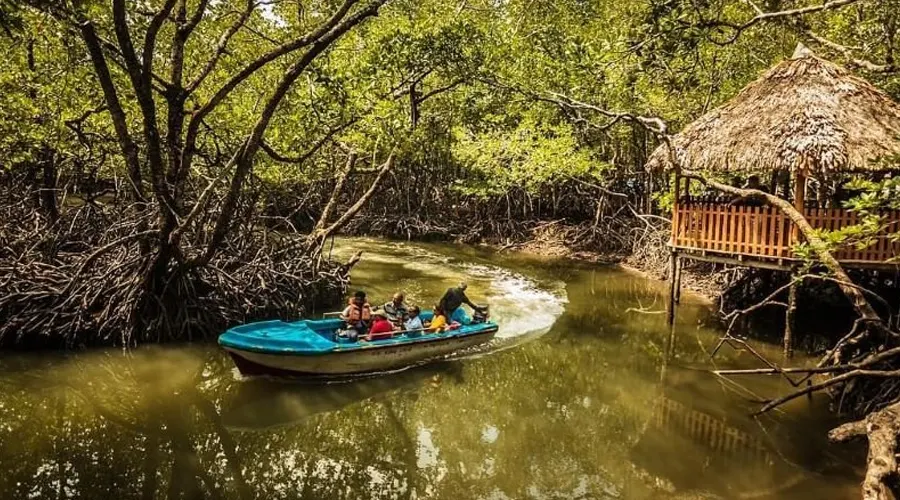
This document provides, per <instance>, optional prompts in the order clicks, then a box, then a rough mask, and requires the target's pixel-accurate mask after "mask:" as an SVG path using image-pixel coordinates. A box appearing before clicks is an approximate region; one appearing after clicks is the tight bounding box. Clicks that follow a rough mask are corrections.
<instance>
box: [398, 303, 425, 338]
mask: <svg viewBox="0 0 900 500" xmlns="http://www.w3.org/2000/svg"><path fill="white" fill-rule="evenodd" d="M420 312H421V311H420V310H419V306H412V307H410V308H409V319H407V320H406V321H405V322H404V323H403V329H404V330H406V332H407V333H406V335H407V336H409V337H417V336H419V335H421V334H422V330H424V329H425V326H426V325H425V324H424V323H422V318H421V317H420V316H419V313H420Z"/></svg>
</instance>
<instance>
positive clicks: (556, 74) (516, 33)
mask: <svg viewBox="0 0 900 500" xmlns="http://www.w3.org/2000/svg"><path fill="white" fill-rule="evenodd" d="M898 1H900V0H891V1H889V2H876V3H873V4H872V5H869V4H863V3H860V4H859V5H858V7H856V8H853V9H837V10H834V11H833V12H826V13H819V14H816V15H810V16H805V17H804V18H803V20H804V22H806V23H808V24H809V25H810V27H811V28H813V29H815V30H816V31H817V32H818V33H821V34H822V35H823V36H828V37H830V38H831V39H832V40H834V41H835V42H838V43H842V44H845V45H847V46H852V47H855V46H862V47H864V48H865V49H866V54H865V55H867V56H869V57H871V58H873V59H876V60H879V58H881V59H883V58H885V57H887V56H888V55H889V51H888V49H887V44H886V43H883V42H882V41H879V40H881V39H882V38H883V37H882V36H881V35H879V34H878V33H882V32H883V31H884V29H885V28H887V27H889V26H890V25H893V24H892V23H896V21H895V20H894V17H896V16H894V15H893V14H894V13H896V8H897V6H898V3H897V2H898ZM162 4H163V2H162V1H161V0H152V1H147V2H143V3H142V4H141V10H140V12H134V13H133V14H134V15H130V16H129V18H128V19H129V20H128V22H129V24H130V28H131V29H132V31H133V32H134V33H136V34H137V36H136V42H135V43H136V44H137V46H138V47H137V49H138V50H140V45H141V43H142V38H141V36H140V35H141V34H142V33H143V32H144V31H145V30H146V27H147V25H148V24H149V18H150V16H148V15H146V14H147V13H148V12H151V11H154V10H157V9H159V8H160V6H161V5H162ZM340 4H341V2H339V1H337V0H314V1H312V2H307V1H303V2H300V1H295V0H285V1H279V2H266V3H264V4H261V5H257V8H256V9H255V10H254V12H253V14H252V15H251V16H250V17H249V19H248V21H247V25H246V27H245V28H243V29H241V30H239V31H238V32H237V33H236V34H235V35H234V37H233V39H232V40H231V41H230V43H229V45H228V48H227V51H226V53H225V54H224V55H223V57H222V58H221V59H220V60H219V62H218V64H217V65H216V67H215V69H214V70H213V71H212V73H211V74H210V75H209V77H208V78H207V79H206V80H205V81H204V83H203V84H202V85H201V86H200V87H199V88H198V89H197V90H196V92H195V94H194V95H193V96H192V97H191V98H190V99H189V100H188V101H187V102H186V103H185V108H186V110H188V111H191V110H193V109H196V108H197V107H198V106H201V105H202V104H203V103H204V102H206V101H207V100H208V99H209V98H210V97H211V96H212V95H213V93H214V92H215V91H216V89H218V88H220V87H221V85H222V84H223V83H224V82H226V81H227V80H228V79H229V78H231V77H232V76H234V75H235V74H236V73H237V72H239V71H240V70H241V69H242V68H243V67H244V66H245V65H246V64H247V63H248V62H249V61H251V60H253V59H254V58H255V57H258V56H259V55H260V54H261V53H263V52H265V51H268V50H270V49H272V48H273V47H275V46H276V45H278V44H280V43H283V42H285V41H287V40H290V39H292V38H293V37H296V36H297V35H298V34H301V33H307V32H309V31H310V30H311V29H313V27H314V26H317V25H318V24H320V23H321V22H322V21H323V20H324V19H326V18H327V16H328V15H330V13H332V12H334V10H335V9H337V7H338V5H340ZM776 4H777V5H779V6H780V7H781V8H789V7H795V6H797V5H800V4H802V2H799V1H788V2H763V3H762V4H761V5H762V6H763V7H766V8H769V7H772V8H774V6H775V5H776ZM55 5H56V3H54V2H45V1H42V0H32V1H29V2H25V3H20V2H3V1H2V0H0V6H2V7H0V48H2V49H3V51H4V56H5V61H4V62H5V64H4V65H3V66H2V67H0V168H3V169H10V168H13V167H14V166H15V165H18V164H21V163H23V162H29V161H32V160H33V159H34V156H35V154H36V152H37V151H40V150H42V148H45V147H50V148H52V149H53V150H55V151H56V152H57V153H58V155H59V157H60V158H62V159H63V162H62V164H61V168H62V171H61V175H62V176H63V177H66V176H67V175H70V174H71V173H72V172H73V171H74V170H75V169H76V166H78V165H88V166H89V167H90V168H91V169H96V170H98V171H100V172H101V174H102V176H104V177H108V178H111V177H118V178H121V176H122V175H123V169H124V161H123V158H122V155H121V153H120V152H118V151H117V148H116V140H115V134H114V133H113V128H112V124H111V120H110V117H109V115H108V113H106V112H104V111H100V112H97V113H93V114H91V113H88V112H90V111H92V110H96V109H97V108H98V106H99V105H101V104H102V103H103V99H102V94H101V92H100V88H99V85H98V83H97V79H96V75H94V73H93V69H92V68H91V65H90V64H89V59H88V58H87V54H86V49H85V45H84V43H83V41H82V40H81V39H80V37H79V35H78V32H77V29H73V27H74V24H73V23H72V22H71V21H65V20H62V19H61V18H60V16H59V15H58V12H57V11H54V10H53V6H55ZM128 5H129V8H134V6H132V5H131V4H128ZM187 5H188V10H189V11H193V10H194V9H195V8H196V7H197V6H198V5H199V3H198V2H195V1H189V2H187ZM244 5H245V2H244V1H243V0H222V1H215V2H209V6H208V12H207V13H206V15H205V16H204V17H203V21H202V22H201V23H200V24H199V25H198V26H197V28H196V30H195V33H194V34H193V35H192V38H191V39H190V41H189V43H188V44H187V46H186V48H185V59H186V64H185V68H186V74H185V80H186V81H190V80H192V79H193V78H195V77H196V76H197V75H198V73H199V72H200V71H201V69H202V68H203V67H204V66H205V65H206V63H207V62H208V61H209V60H210V57H211V55H212V52H213V50H214V47H216V45H217V44H218V43H219V41H220V40H221V38H222V37H223V35H224V34H225V33H226V32H227V30H228V29H229V27H230V26H231V25H232V23H233V22H234V21H235V19H236V16H237V13H238V12H240V11H241V9H242V8H243V6H244ZM71 8H72V9H73V10H72V12H78V14H79V15H80V16H84V17H85V18H86V19H90V20H91V21H93V22H94V23H95V24H96V25H97V26H98V30H99V33H100V34H101V35H102V36H103V37H106V38H108V39H114V38H115V34H114V32H113V29H112V20H111V18H112V14H111V8H110V5H109V4H108V3H107V2H98V1H89V2H85V1H80V2H74V3H71ZM67 12H68V11H67ZM753 15H754V12H753V9H752V8H751V6H749V5H748V4H747V3H746V2H743V1H739V0H712V1H705V2H693V1H687V0H639V1H635V2H611V1H601V2H584V1H582V0H560V1H556V2H533V1H529V0H509V1H504V2H494V1H489V0H469V1H464V2H441V1H437V0H426V1H412V0H392V1H390V2H388V4H387V5H386V6H385V7H384V8H383V9H382V10H381V11H380V13H379V15H378V17H377V18H376V19H373V20H372V21H371V22H367V23H366V24H364V25H362V26H360V27H359V28H358V29H355V30H354V31H352V32H350V33H348V34H347V35H346V36H344V37H343V38H342V39H341V40H340V41H339V42H337V43H336V44H335V45H334V46H333V47H332V48H331V49H330V50H329V51H327V52H326V53H325V54H323V55H322V56H321V57H319V58H317V59H316V60H315V62H314V63H313V64H312V66H311V67H310V68H309V70H308V71H306V73H305V74H304V76H303V77H302V78H301V79H300V80H299V81H298V82H297V83H296V84H295V85H294V86H293V87H292V88H291V90H290V92H289V94H288V96H287V98H286V99H285V100H284V101H283V103H282V104H281V106H280V107H279V109H278V112H277V113H276V115H275V117H274V119H273V121H272V124H271V126H270V127H269V129H268V130H267V132H266V135H265V141H266V143H267V144H268V145H269V146H271V148H272V149H273V150H274V151H276V152H278V153H280V154H282V155H283V156H289V157H300V156H303V155H305V154H306V153H308V152H310V151H314V153H313V154H310V156H309V159H308V160H307V161H305V162H303V163H291V162H281V161H277V160H275V159H273V158H270V157H269V156H268V155H266V154H264V153H260V154H259V155H258V157H257V158H256V162H255V167H254V174H255V176H256V177H257V178H258V179H260V180H263V181H265V182H268V183H275V184H278V183H285V184H291V183H307V184H308V183H316V182H319V181H322V180H323V179H331V178H333V177H334V175H335V173H336V171H337V170H338V169H339V168H340V167H341V166H342V165H343V164H344V162H343V160H342V158H343V156H344V155H345V154H346V153H345V147H351V148H355V149H357V150H359V151H368V152H371V151H372V150H377V151H378V154H379V155H380V157H382V158H383V157H385V156H386V154H387V149H388V148H390V147H392V146H393V145H396V144H401V143H402V145H401V147H400V148H399V150H398V151H399V157H400V159H401V161H399V162H398V165H399V167H398V168H400V169H402V171H401V172H400V174H399V175H400V176H413V177H415V178H416V179H417V181H418V182H419V183H424V184H432V185H441V186H453V188H454V190H455V191H456V192H458V193H461V194H462V195H466V196H468V195H472V196H476V197H478V198H482V199H483V198H492V197H502V196H504V195H506V194H508V193H509V192H510V191H515V190H524V191H525V192H527V193H529V194H536V193H540V192H542V190H543V191H547V189H546V188H549V187H552V186H553V185H554V184H556V183H559V182H560V181H562V180H564V179H567V178H571V177H582V178H584V179H585V180H589V181H590V182H593V183H597V184H601V185H611V184H613V183H615V182H619V185H628V186H636V185H639V184H640V182H639V181H637V180H636V179H640V178H642V177H641V176H643V175H644V173H643V170H642V163H643V161H644V160H645V159H646V156H647V154H648V153H649V152H650V151H651V150H652V149H653V148H654V147H655V146H656V142H655V140H654V139H653V138H652V137H651V136H650V134H648V133H646V132H645V131H643V130H641V128H640V127H639V126H630V125H624V126H616V127H612V128H609V129H600V128H598V127H597V125H598V124H601V123H602V122H604V121H605V118H603V117H602V116H597V115H590V114H589V113H584V114H581V113H573V112H572V111H571V110H564V109H560V108H559V107H558V106H556V105H554V104H552V103H549V102H544V101H540V100H537V99H535V98H534V95H535V94H545V93H547V92H559V93H561V94H565V95H568V96H570V97H572V98H575V99H578V100H581V101H584V102H590V103H595V104H597V105H598V106H601V107H603V108H607V109H611V110H623V111H629V112H634V113H640V114H648V115H657V116H661V117H662V118H664V119H665V120H666V121H667V122H669V123H670V125H671V126H672V128H673V129H675V130H677V129H678V128H679V127H680V126H683V125H684V124H686V123H688V122H690V121H691V120H693V119H695V118H696V117H698V116H699V115H701V114H702V113H704V112H705V111H708V110H709V109H711V108H712V107H714V106H716V105H718V104H720V103H722V102H724V101H725V100H727V99H728V98H730V97H732V96H733V95H734V94H735V93H736V92H737V91H738V90H739V89H740V88H741V87H742V86H744V85H745V84H746V83H747V82H749V81H751V80H752V79H754V78H755V77H757V76H758V74H759V72H760V71H762V70H764V69H765V68H767V67H769V66H771V65H772V64H773V63H775V62H777V61H779V60H782V59H784V58H785V57H786V56H788V55H790V53H791V51H792V50H793V48H794V46H795V45H796V42H797V37H796V35H795V32H794V31H792V30H791V28H790V27H789V26H787V25H785V24H778V23H760V24H759V25H757V26H755V27H754V28H753V29H750V30H747V31H746V32H744V33H742V34H741V36H740V37H738V38H736V39H735V40H734V41H733V42H732V41H731V40H730V37H731V36H732V35H734V32H733V30H732V29H731V28H728V27H727V25H729V24H730V25H739V24H741V23H742V22H743V21H745V20H746V19H748V18H749V17H752V16H753ZM173 36H174V29H173V26H172V24H171V23H170V22H167V23H165V25H164V27H163V30H162V31H161V32H160V35H159V37H158V46H157V50H156V54H155V58H154V61H155V64H156V71H157V73H158V74H159V75H160V77H161V78H162V79H168V78H170V75H169V71H170V69H171V68H170V67H169V66H170V62H169V58H170V53H171V48H172V39H173ZM725 42H728V43H725ZM29 47H30V49H29ZM29 50H31V53H32V54H33V58H29ZM825 55H826V56H838V55H837V54H829V53H827V51H825ZM835 58H836V59H837V60H838V61H841V58H840V57H835ZM110 60H111V61H116V60H118V57H117V56H115V57H111V58H110ZM291 62H293V60H292V59H291V58H290V57H287V58H284V59H279V60H277V61H275V62H273V63H271V64H270V65H268V66H266V67H265V68H264V69H263V70H261V71H259V72H258V73H256V74H254V75H253V76H252V77H251V78H249V79H248V80H247V81H246V82H244V83H242V84H241V86H240V87H239V88H237V89H236V90H235V92H234V93H233V94H231V95H230V96H229V97H228V99H227V102H226V104H225V105H223V106H221V107H219V108H218V109H217V110H216V111H215V112H213V113H212V114H211V115H209V116H208V117H207V118H206V119H205V121H204V127H203V129H202V131H201V133H200V137H199V140H198V148H199V149H200V150H201V151H200V154H199V155H198V157H199V159H198V162H197V163H198V164H197V165H195V168H194V172H192V174H193V175H194V177H197V178H198V179H205V178H208V177H209V176H211V175H219V174H220V173H221V172H220V169H221V167H222V166H223V165H225V164H226V163H227V159H228V158H229V157H230V156H231V155H232V154H233V153H234V151H235V150H237V148H238V147H239V146H240V144H241V141H242V139H243V137H245V136H246V134H247V132H248V130H250V129H251V128H252V126H253V124H254V122H255V121H256V119H257V118H258V116H259V113H260V107H261V106H262V103H263V102H264V99H265V96H267V95H269V94H270V93H271V91H272V88H273V86H274V85H275V84H276V83H277V81H278V80H279V78H280V77H281V75H282V74H283V72H284V70H285V69H286V67H287V66H288V65H289V64H290V63H291ZM111 72H112V77H113V79H114V81H115V82H116V83H117V85H118V86H119V88H121V89H127V88H128V77H127V75H126V73H125V72H124V70H123V69H122V68H121V67H120V66H119V65H117V64H115V63H114V62H113V63H111ZM864 76H866V77H869V78H871V79H872V80H873V81H874V82H875V83H876V84H878V85H881V86H882V87H883V88H885V89H887V90H888V91H892V92H894V93H895V95H898V89H900V83H898V77H897V75H896V74H890V73H889V74H884V75H880V74H873V75H864ZM411 86H413V87H414V89H413V90H414V91H415V93H414V94H413V95H414V96H415V97H416V98H418V99H420V101H418V102H417V106H415V108H416V111H417V113H418V117H419V119H418V122H417V124H416V127H415V128H414V127H413V124H412V120H411V114H412V108H413V106H411V104H410V94H411V93H410V87H411ZM126 94H127V93H126ZM131 97H133V96H129V95H125V99H123V102H124V105H125V107H126V110H125V111H126V114H127V118H128V120H129V127H130V128H131V130H132V131H133V133H135V134H137V135H139V131H140V130H141V125H142V124H141V120H140V114H139V113H138V112H137V110H136V109H135V104H134V100H133V99H132V98H131ZM156 99H157V103H158V108H159V110H158V116H159V120H160V122H161V125H163V122H164V120H165V119H166V115H167V113H166V109H165V107H164V106H163V105H162V104H161V103H162V102H163V101H164V99H163V96H162V95H161V94H160V93H159V92H157V94H156ZM85 114H87V115H88V116H87V117H86V118H84V120H83V121H81V122H79V125H78V126H77V127H73V126H71V123H72V121H73V120H76V119H79V118H81V117H84V116H85ZM345 124H349V125H346V126H344V127H342V125H345ZM162 128H163V129H164V127H162ZM338 128H340V130H339V131H338V132H334V131H335V130H336V129H338ZM319 143H322V146H321V147H318V145H319ZM79 168H80V167H79ZM626 178H627V180H623V179H626ZM195 185H196V186H202V185H205V180H201V181H200V182H198V183H196V184H195ZM656 185H660V184H659V183H657V184H656ZM895 188H896V184H894V186H893V187H891V186H887V185H886V186H883V187H882V188H880V189H882V190H883V189H888V191H890V190H891V189H895ZM635 189H637V188H635ZM857 189H863V191H865V192H864V193H863V194H862V195H861V196H860V197H859V198H858V199H857V200H855V201H854V205H853V206H851V208H853V209H854V210H857V211H859V212H865V211H867V210H872V209H874V207H876V206H891V207H894V208H896V207H897V204H900V201H896V200H898V199H900V197H894V201H890V196H887V195H885V194H878V192H879V191H878V189H868V188H864V187H857ZM649 194H653V196H654V197H655V200H656V204H657V206H658V207H660V208H661V209H664V210H665V209H667V208H668V207H670V206H671V200H672V195H671V193H665V192H659V193H655V194H654V193H649ZM876 225H877V222H873V223H871V224H869V225H868V226H867V227H869V228H871V227H874V226H876ZM834 238H838V237H837V236H834ZM843 238H844V240H845V241H853V244H860V243H858V242H862V241H865V238H864V237H862V235H860V234H847V235H845V236H844V237H843Z"/></svg>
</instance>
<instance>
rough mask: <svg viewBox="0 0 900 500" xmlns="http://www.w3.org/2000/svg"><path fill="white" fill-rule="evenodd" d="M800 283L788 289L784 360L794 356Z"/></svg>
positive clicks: (785, 314)
mask: <svg viewBox="0 0 900 500" xmlns="http://www.w3.org/2000/svg"><path fill="white" fill-rule="evenodd" d="M792 279H793V277H792ZM798 286H799V284H798V283H794V284H792V285H791V287H790V289H789V291H788V306H787V310H786V311H785V313H784V360H785V361H789V360H790V359H791V358H793V357H794V340H793V338H794V314H795V313H796V312H797V287H798Z"/></svg>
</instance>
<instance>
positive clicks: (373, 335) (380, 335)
mask: <svg viewBox="0 0 900 500" xmlns="http://www.w3.org/2000/svg"><path fill="white" fill-rule="evenodd" d="M372 317H373V318H374V320H373V321H372V328H370V329H369V336H368V340H383V339H389V338H391V337H393V336H394V324H393V323H392V322H391V320H389V319H388V317H387V314H385V313H383V312H381V311H379V312H377V313H375V314H373V315H372Z"/></svg>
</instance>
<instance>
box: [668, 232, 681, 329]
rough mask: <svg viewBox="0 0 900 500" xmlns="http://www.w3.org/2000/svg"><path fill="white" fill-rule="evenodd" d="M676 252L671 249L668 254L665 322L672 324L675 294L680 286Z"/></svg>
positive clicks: (675, 304) (673, 321) (673, 320)
mask: <svg viewBox="0 0 900 500" xmlns="http://www.w3.org/2000/svg"><path fill="white" fill-rule="evenodd" d="M678 261H679V259H678V252H677V251H674V250H673V251H672V253H671V255H670V256H669V303H668V307H667V308H666V324H667V325H669V326H672V325H674V324H675V307H676V306H677V302H676V300H675V296H676V294H677V293H679V292H678V289H679V288H680V287H681V275H680V273H679V272H678Z"/></svg>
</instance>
